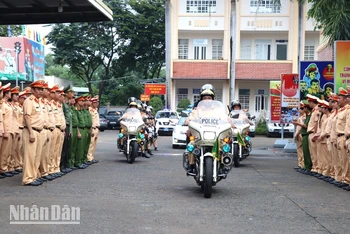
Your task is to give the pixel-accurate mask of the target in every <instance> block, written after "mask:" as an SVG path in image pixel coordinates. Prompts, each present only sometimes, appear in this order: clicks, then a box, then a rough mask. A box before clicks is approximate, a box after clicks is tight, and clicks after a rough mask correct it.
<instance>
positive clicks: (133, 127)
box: [128, 126, 136, 132]
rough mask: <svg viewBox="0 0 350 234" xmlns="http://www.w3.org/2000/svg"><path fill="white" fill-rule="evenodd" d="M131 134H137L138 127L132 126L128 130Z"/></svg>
mask: <svg viewBox="0 0 350 234" xmlns="http://www.w3.org/2000/svg"><path fill="white" fill-rule="evenodd" d="M128 130H129V132H135V131H136V127H135V126H130V127H129V128H128Z"/></svg>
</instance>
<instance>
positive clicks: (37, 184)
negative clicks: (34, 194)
mask: <svg viewBox="0 0 350 234" xmlns="http://www.w3.org/2000/svg"><path fill="white" fill-rule="evenodd" d="M42 184H43V183H42V182H39V181H37V180H34V181H33V182H31V183H29V184H25V186H39V185H42Z"/></svg>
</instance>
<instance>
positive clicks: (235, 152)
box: [233, 144, 240, 167]
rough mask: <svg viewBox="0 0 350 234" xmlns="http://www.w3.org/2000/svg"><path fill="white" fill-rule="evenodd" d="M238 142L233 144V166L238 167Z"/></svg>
mask: <svg viewBox="0 0 350 234" xmlns="http://www.w3.org/2000/svg"><path fill="white" fill-rule="evenodd" d="M238 147H239V146H238V144H234V145H233V163H234V164H235V167H239V164H240V161H239V148H238Z"/></svg>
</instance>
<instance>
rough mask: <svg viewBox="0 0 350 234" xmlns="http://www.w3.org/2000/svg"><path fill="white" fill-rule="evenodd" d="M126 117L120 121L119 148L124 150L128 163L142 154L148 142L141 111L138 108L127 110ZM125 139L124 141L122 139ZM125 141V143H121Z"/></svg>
mask: <svg viewBox="0 0 350 234" xmlns="http://www.w3.org/2000/svg"><path fill="white" fill-rule="evenodd" d="M125 113H126V116H127V117H126V118H125V119H123V120H121V121H120V127H121V131H120V133H119V139H118V148H119V150H120V151H122V152H124V155H125V156H126V159H127V161H128V163H130V164H131V163H133V162H134V161H135V158H136V157H138V156H140V155H142V154H143V153H144V152H143V148H144V145H145V144H146V139H145V134H144V129H143V128H144V122H143V120H142V117H141V113H140V111H139V110H138V109H136V108H128V109H127V110H126V112H125ZM121 139H123V141H121ZM121 142H123V144H121Z"/></svg>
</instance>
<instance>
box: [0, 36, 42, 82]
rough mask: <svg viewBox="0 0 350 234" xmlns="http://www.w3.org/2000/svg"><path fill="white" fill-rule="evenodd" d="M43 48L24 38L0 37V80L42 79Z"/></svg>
mask: <svg viewBox="0 0 350 234" xmlns="http://www.w3.org/2000/svg"><path fill="white" fill-rule="evenodd" d="M44 76H45V54H44V46H43V45H41V44H39V43H37V42H35V41H32V40H29V39H27V38H25V37H0V80H16V79H18V80H19V81H21V80H26V81H34V80H38V79H44Z"/></svg>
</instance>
